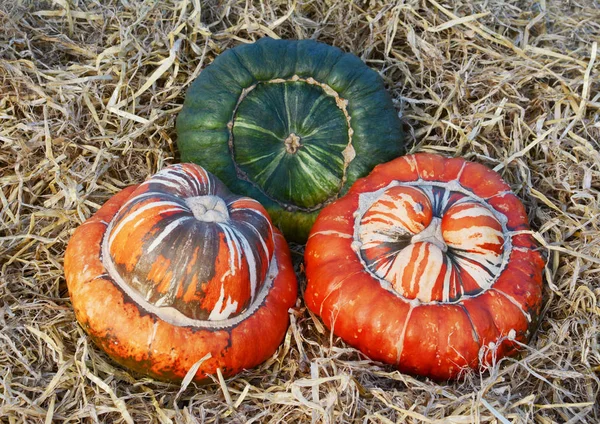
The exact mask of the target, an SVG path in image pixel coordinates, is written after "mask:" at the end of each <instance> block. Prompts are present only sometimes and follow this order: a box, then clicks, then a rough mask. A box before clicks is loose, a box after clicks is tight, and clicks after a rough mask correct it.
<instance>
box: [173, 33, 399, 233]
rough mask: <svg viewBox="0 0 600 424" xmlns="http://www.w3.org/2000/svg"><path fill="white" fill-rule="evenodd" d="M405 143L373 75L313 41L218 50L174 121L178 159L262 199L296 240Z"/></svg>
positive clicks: (264, 40) (346, 55)
mask: <svg viewBox="0 0 600 424" xmlns="http://www.w3.org/2000/svg"><path fill="white" fill-rule="evenodd" d="M402 139H403V135H402V128H401V122H400V119H399V118H398V113H397V112H396V110H395V108H394V105H393V103H392V99H391V97H390V95H389V94H388V93H387V91H386V90H385V87H384V85H383V80H382V79H381V77H380V76H379V75H378V74H377V72H375V71H373V70H372V69H370V68H369V67H368V66H366V65H365V64H364V63H363V62H362V61H361V60H360V59H359V58H358V57H356V56H354V55H352V54H349V53H344V52H343V51H341V50H340V49H338V48H336V47H332V46H329V45H326V44H323V43H318V42H316V41H312V40H273V39H270V38H262V39H260V40H259V41H257V42H255V43H252V44H247V45H242V46H238V47H235V48H232V49H229V50H227V51H225V52H224V53H222V54H221V55H219V56H218V57H217V58H216V59H215V60H214V61H213V62H212V63H211V64H210V65H209V66H207V67H206V68H205V69H203V70H202V73H201V74H200V76H199V77H198V78H197V79H196V80H195V81H194V82H193V84H192V85H191V87H190V89H189V91H188V92H187V94H186V98H185V103H184V105H183V109H182V111H181V113H180V114H179V116H178V117H177V143H178V146H179V151H180V153H181V159H182V160H183V161H186V162H195V163H198V164H200V165H202V166H203V167H205V168H206V169H207V170H208V171H210V172H213V173H214V174H215V175H216V176H218V177H219V178H220V179H221V180H222V181H223V182H224V183H225V184H226V185H227V186H228V187H229V188H230V189H231V190H232V191H233V192H235V193H241V194H244V195H246V196H250V197H252V198H254V199H257V200H258V201H260V202H261V204H263V205H264V206H265V207H266V209H267V211H268V212H269V214H270V216H271V218H272V219H273V223H274V224H275V225H276V226H278V227H279V228H280V229H281V230H282V232H283V233H284V235H285V236H286V238H287V239H288V240H291V241H296V242H300V243H304V242H305V241H306V238H307V236H308V232H309V230H310V228H311V226H312V224H313V223H314V220H315V219H316V217H317V215H318V213H319V211H320V210H321V208H322V207H323V206H324V205H326V204H328V203H330V202H331V201H333V200H335V199H337V198H338V196H339V195H341V194H343V193H345V192H346V191H347V190H348V188H349V187H350V186H351V185H352V183H353V182H354V181H356V179H357V178H360V177H362V176H365V175H366V174H367V173H369V172H370V171H371V170H372V169H373V167H374V166H375V165H377V164H379V163H382V162H386V161H389V160H392V159H393V158H395V157H397V156H399V155H400V154H401V153H402V148H403V143H402Z"/></svg>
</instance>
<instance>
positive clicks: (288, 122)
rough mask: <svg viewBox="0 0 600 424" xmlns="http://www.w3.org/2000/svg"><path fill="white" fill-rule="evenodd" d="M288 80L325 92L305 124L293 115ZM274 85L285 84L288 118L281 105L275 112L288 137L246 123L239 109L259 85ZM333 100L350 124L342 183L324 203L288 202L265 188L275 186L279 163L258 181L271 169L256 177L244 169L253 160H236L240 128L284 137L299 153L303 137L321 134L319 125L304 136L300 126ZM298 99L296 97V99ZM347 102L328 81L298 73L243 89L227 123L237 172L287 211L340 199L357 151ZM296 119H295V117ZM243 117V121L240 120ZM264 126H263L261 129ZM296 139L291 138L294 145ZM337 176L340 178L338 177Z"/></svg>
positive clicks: (306, 209) (326, 164) (327, 164)
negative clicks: (329, 100) (300, 75)
mask: <svg viewBox="0 0 600 424" xmlns="http://www.w3.org/2000/svg"><path fill="white" fill-rule="evenodd" d="M288 83H304V84H307V85H309V86H314V87H319V88H320V89H321V90H322V92H321V94H320V95H319V96H318V97H317V98H316V100H314V101H313V104H312V105H311V107H310V109H309V110H308V112H307V113H306V114H305V116H304V118H303V119H301V121H302V122H301V123H299V122H298V119H297V118H298V116H293V117H292V116H291V112H290V108H289V100H288V99H289V94H288V93H289V90H288V87H289V85H288ZM273 84H282V85H283V97H284V100H283V102H284V104H285V105H287V106H286V107H285V112H286V116H285V119H284V117H283V116H282V115H280V114H279V110H278V109H277V108H275V109H273V111H274V112H275V114H276V115H277V116H278V119H279V120H280V121H281V123H282V125H283V126H284V128H285V130H286V132H287V135H284V136H278V135H277V134H276V133H275V132H273V131H272V130H268V129H266V128H263V127H256V125H255V124H250V123H248V122H246V120H245V119H242V118H240V117H239V116H238V110H239V108H240V105H242V103H243V102H244V101H245V100H246V99H248V98H250V97H249V96H250V95H251V94H252V92H253V91H255V90H256V89H257V88H258V87H264V86H268V85H273ZM328 98H329V99H333V100H334V102H335V104H336V106H337V108H338V109H339V110H340V111H341V112H342V113H343V115H344V118H345V121H346V125H347V127H348V128H347V129H346V132H347V134H348V141H347V142H346V143H345V144H344V145H345V148H344V149H343V150H342V152H341V156H342V158H343V161H342V170H341V171H342V172H341V177H340V178H339V181H340V182H339V183H338V184H337V189H336V191H335V192H334V193H333V194H329V197H328V198H327V199H325V200H323V201H320V202H316V203H314V202H313V204H312V206H300V205H297V204H295V203H294V202H293V201H291V200H288V201H283V200H281V198H280V195H278V193H273V192H271V191H270V190H266V189H265V188H264V187H269V186H272V184H271V179H272V178H273V177H274V171H275V170H276V168H277V166H272V167H271V169H272V171H271V174H270V176H269V177H268V178H267V179H266V180H262V182H261V181H258V180H257V179H258V177H259V176H260V175H261V174H263V173H264V172H266V171H267V168H263V170H262V171H260V172H259V174H256V175H255V176H254V178H253V177H251V176H250V175H249V173H248V171H247V170H245V169H243V168H244V167H245V166H247V165H250V164H252V163H253V162H244V163H240V162H239V160H238V159H236V151H237V149H236V143H235V139H236V136H235V133H234V132H235V130H236V128H247V129H252V130H255V131H259V132H261V133H265V134H267V135H269V136H271V137H273V140H275V139H276V138H277V139H280V140H281V139H282V138H283V140H282V141H283V143H284V146H285V149H284V150H285V151H286V152H287V153H288V154H292V155H295V154H297V153H298V152H299V150H300V149H301V148H302V146H303V144H302V141H303V140H305V139H306V140H309V139H310V138H311V137H314V135H315V134H317V133H318V130H319V127H317V128H315V129H313V131H311V132H310V133H308V134H304V135H298V134H297V132H298V131H299V128H298V125H300V127H304V125H305V123H306V121H307V120H308V119H309V117H310V115H311V113H313V112H314V109H316V108H317V106H318V104H319V103H322V102H323V101H325V100H326V99H328ZM297 99H298V98H297V97H296V100H297ZM347 104H348V101H347V100H346V99H343V98H342V97H341V96H340V94H339V93H338V92H337V91H336V90H335V89H333V88H332V87H331V86H329V85H328V84H326V83H323V82H319V81H317V80H316V79H314V78H312V77H308V78H302V77H299V76H298V75H293V76H292V77H291V78H287V79H285V78H274V79H271V80H267V81H258V82H256V83H254V84H253V85H251V86H250V87H247V88H244V89H243V90H242V93H241V94H240V96H239V98H238V100H237V103H236V105H235V107H234V109H233V112H232V116H231V119H230V121H229V122H228V123H227V129H228V132H229V141H228V146H229V151H230V155H231V159H232V161H233V164H234V167H235V169H236V174H237V176H238V178H239V179H241V180H243V181H246V182H247V183H250V184H251V185H253V186H254V187H256V188H257V189H258V190H259V191H260V192H261V193H262V194H264V195H265V196H266V197H268V198H269V199H270V200H272V201H274V202H275V203H277V204H279V205H280V206H282V207H284V208H285V209H286V210H288V211H303V212H313V211H316V210H319V209H321V208H322V207H323V206H324V205H326V204H328V203H330V202H331V201H333V200H334V199H335V198H337V196H338V195H339V194H340V193H341V191H342V189H343V187H344V185H345V182H346V180H347V171H348V167H349V165H350V163H351V162H352V161H353V160H354V157H355V154H354V149H353V147H352V135H353V133H354V130H353V129H352V125H351V119H352V118H351V116H350V113H349V112H348V110H347ZM292 118H295V119H292ZM240 119H241V121H240ZM238 121H240V122H241V125H238V124H237V122H238ZM323 125H331V124H330V123H326V124H323ZM259 128H260V129H259ZM292 135H293V136H294V137H293V138H292V140H294V139H295V140H296V146H297V147H295V148H294V149H292V150H289V149H288V144H287V140H288V139H290V137H292ZM291 143H292V142H291V141H290V144H291ZM328 145H329V146H331V145H332V143H331V142H329V141H328ZM273 155H275V156H276V157H275V158H274V159H273V160H272V162H271V163H275V161H277V160H279V161H281V158H282V157H280V159H277V157H279V155H277V154H276V153H275V152H274V151H273V152H271V153H267V154H265V155H264V156H263V157H262V158H257V159H255V161H256V160H261V159H265V158H267V157H271V156H273ZM315 160H317V164H316V165H315V166H320V167H323V168H324V169H332V170H333V168H332V163H331V161H325V162H321V163H320V162H318V159H317V158H315ZM311 169H312V171H306V170H305V172H307V173H308V174H310V173H311V172H314V169H315V168H314V167H313V168H311ZM336 178H337V177H336ZM328 180H331V178H328ZM313 186H314V187H318V186H319V185H318V184H314V185H313Z"/></svg>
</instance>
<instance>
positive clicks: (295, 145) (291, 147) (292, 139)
mask: <svg viewBox="0 0 600 424" xmlns="http://www.w3.org/2000/svg"><path fill="white" fill-rule="evenodd" d="M283 143H284V144H285V151H286V152H288V153H289V154H291V155H293V154H294V153H296V152H297V151H298V149H300V147H302V144H300V137H298V136H297V135H296V134H294V133H291V134H290V135H288V137H287V138H286V139H285V141H284V142H283Z"/></svg>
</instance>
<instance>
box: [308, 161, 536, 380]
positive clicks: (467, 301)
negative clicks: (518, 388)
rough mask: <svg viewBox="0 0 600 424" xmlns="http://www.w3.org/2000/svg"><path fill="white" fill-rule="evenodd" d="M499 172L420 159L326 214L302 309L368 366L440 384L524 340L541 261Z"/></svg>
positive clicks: (312, 247)
mask: <svg viewBox="0 0 600 424" xmlns="http://www.w3.org/2000/svg"><path fill="white" fill-rule="evenodd" d="M528 229H529V226H528V222H527V215H526V213H525V210H524V208H523V205H522V204H521V202H520V201H519V200H518V199H517V197H516V196H515V195H514V194H513V193H512V192H511V191H510V187H509V186H508V185H507V184H506V183H505V182H504V181H502V179H501V178H500V176H499V175H498V174H496V173H495V172H493V171H491V170H489V169H487V168H486V167H485V166H483V165H479V164H475V163H470V162H467V161H465V160H463V159H460V158H456V159H446V158H443V157H441V156H436V155H429V154H417V155H412V156H406V157H402V158H399V159H396V160H394V161H391V162H389V163H386V164H383V165H379V166H377V167H376V168H375V169H374V170H373V172H372V173H371V174H370V175H369V176H368V177H367V178H364V179H361V180H358V181H357V182H356V183H355V184H354V186H353V187H352V189H351V190H350V192H349V193H348V194H347V195H346V196H344V197H343V198H341V199H339V200H338V201H336V202H334V203H333V204H331V205H329V206H328V207H326V208H325V209H324V210H323V211H322V212H321V214H320V215H319V218H318V219H317V221H316V223H315V225H314V227H313V229H312V231H311V235H310V237H309V240H308V243H307V246H306V252H305V262H306V276H307V279H308V284H307V289H306V292H305V300H306V304H307V306H308V307H309V308H310V309H311V310H312V311H313V312H315V313H317V314H318V315H320V316H321V317H322V319H323V321H324V322H325V324H326V325H327V326H328V327H329V328H331V329H332V330H333V332H334V333H335V334H337V335H339V336H341V337H342V338H343V339H344V340H346V341H347V342H348V343H350V344H351V345H353V346H356V347H357V348H359V349H360V350H362V351H363V352H364V353H366V354H367V355H369V356H370V357H372V358H374V359H377V360H380V361H383V362H387V363H390V364H394V365H396V366H397V367H398V368H399V369H400V370H402V371H405V372H408V373H413V374H419V375H424V376H429V377H433V378H437V379H448V378H453V377H456V376H457V375H458V374H459V373H460V372H461V370H462V369H463V368H464V367H477V366H480V365H487V364H489V363H490V361H491V360H492V358H495V359H499V358H501V357H503V356H505V355H508V354H511V353H514V351H515V348H516V344H515V341H519V342H522V343H524V342H526V341H527V340H528V339H529V338H530V337H531V332H532V330H533V329H534V328H535V325H536V321H537V317H538V314H539V311H540V305H541V290H542V270H543V268H544V260H543V258H542V255H541V254H540V252H539V250H538V246H537V245H536V243H535V241H534V239H533V238H532V237H531V236H530V235H528V234H523V233H519V231H523V230H528Z"/></svg>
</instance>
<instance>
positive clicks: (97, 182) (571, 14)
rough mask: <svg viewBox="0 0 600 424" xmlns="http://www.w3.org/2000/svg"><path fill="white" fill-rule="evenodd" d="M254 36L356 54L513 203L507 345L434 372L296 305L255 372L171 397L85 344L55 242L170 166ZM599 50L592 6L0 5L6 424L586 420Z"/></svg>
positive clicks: (420, 123) (599, 413)
mask: <svg viewBox="0 0 600 424" xmlns="http://www.w3.org/2000/svg"><path fill="white" fill-rule="evenodd" d="M265 35H269V36H272V37H285V38H316V39H319V40H321V41H325V42H328V43H331V44H333V45H336V46H339V47H342V48H343V49H345V50H347V51H352V52H354V53H356V54H358V55H359V56H360V57H361V58H362V59H363V60H365V61H366V62H367V63H368V64H369V65H370V66H371V67H373V68H375V69H377V70H378V71H379V72H380V73H381V74H382V75H383V76H384V78H385V80H386V82H387V85H388V87H389V89H390V90H391V92H392V93H393V95H394V98H395V99H396V100H397V106H398V109H399V110H401V111H402V113H403V114H404V117H405V120H406V122H407V125H408V127H409V137H410V140H411V149H410V150H411V151H432V152H439V153H443V154H446V155H463V156H466V157H468V158H470V159H472V160H476V161H479V162H481V163H484V164H486V165H488V166H490V167H493V168H495V169H496V170H498V171H500V172H501V173H502V175H503V176H504V178H505V179H506V180H507V181H508V182H509V183H510V184H511V186H512V187H513V189H514V191H515V192H516V193H517V194H518V195H519V196H520V197H521V198H522V199H524V201H525V203H526V206H527V207H528V210H529V211H530V217H531V221H532V224H533V228H534V229H535V231H536V237H537V238H538V239H539V240H540V241H541V242H542V243H543V244H544V246H545V247H546V248H547V251H548V254H549V261H548V267H547V270H546V281H547V285H546V290H545V309H544V317H543V320H542V321H541V325H540V328H539V331H538V333H537V336H536V337H535V338H534V340H533V341H532V344H531V346H529V347H524V349H525V353H524V354H523V355H522V356H521V357H518V358H514V359H505V360H503V361H501V362H500V363H498V364H496V366H494V367H493V368H492V369H490V370H489V371H488V372H485V373H482V374H478V373H471V374H468V375H466V376H465V379H464V380H463V381H461V382H457V383H448V384H442V385H438V384H435V383H432V382H430V381H425V380H421V379H416V378H413V377H410V376H406V375H402V374H400V373H398V372H396V371H394V370H392V369H390V368H387V367H383V366H381V365H380V364H377V363H373V362H371V361H369V360H367V359H366V358H364V357H363V356H361V355H360V354H359V353H357V351H355V350H354V349H350V348H348V347H347V346H346V345H345V344H344V343H343V342H341V341H340V340H338V339H336V338H334V337H332V336H331V335H330V334H329V333H328V332H327V331H325V330H324V329H323V326H322V324H321V323H320V322H319V321H318V320H317V319H316V318H315V317H314V316H312V315H311V314H310V313H309V312H308V311H307V310H306V309H305V308H304V307H303V306H302V304H301V303H299V304H298V307H297V308H296V309H295V310H294V311H293V312H292V326H291V328H290V330H289V332H288V334H287V337H286V339H285V342H284V344H283V345H282V347H281V348H280V350H279V351H278V353H277V354H276V355H275V356H274V357H273V358H271V359H270V360H269V361H268V362H267V363H265V364H264V365H263V366H261V367H259V368H257V369H255V370H251V371H247V372H245V373H242V374H241V375H239V376H237V377H235V378H233V379H230V380H229V381H224V380H223V379H222V377H221V378H218V377H215V381H214V382H213V383H212V384H208V385H205V386H198V385H196V384H193V383H192V384H189V386H187V388H186V387H185V386H184V387H183V389H184V390H183V391H181V392H180V387H179V386H177V385H169V384H165V383H161V382H155V381H151V380H148V379H145V378H141V377H139V376H133V375H131V374H130V373H128V372H127V371H125V370H123V369H121V368H119V367H117V366H115V365H114V363H113V362H112V361H110V360H109V359H108V358H107V357H106V356H105V355H104V354H103V353H101V352H100V351H99V350H98V349H96V348H95V347H93V346H91V345H90V342H89V339H88V338H87V337H86V336H85V335H84V333H83V331H82V330H81V328H80V327H78V326H77V325H76V323H75V321H74V316H73V312H72V310H71V308H70V302H69V300H68V296H67V293H66V288H65V282H64V278H63V270H62V260H63V254H64V249H65V246H66V243H67V241H68V239H69V236H70V234H71V233H72V231H73V229H74V228H75V227H76V226H77V225H78V224H80V223H81V222H82V221H84V220H85V219H86V218H87V217H89V216H90V215H91V214H92V213H93V212H94V211H95V210H97V209H98V207H99V205H101V204H102V203H103V202H104V201H105V200H106V199H107V198H108V197H109V196H110V195H112V194H113V193H115V192H116V191H117V190H119V189H120V188H122V187H124V186H126V185H128V184H130V183H134V182H140V181H142V180H143V179H144V178H145V177H147V176H149V175H150V174H152V173H154V172H156V171H157V170H158V169H160V168H162V167H164V166H165V165H167V164H170V163H173V162H175V161H177V152H176V147H175V145H174V131H173V124H174V119H175V116H176V114H177V112H178V111H179V110H180V107H181V103H182V99H183V95H184V92H185V89H186V88H187V86H188V85H189V83H190V81H191V80H192V79H193V78H195V77H196V76H197V75H198V74H199V72H200V71H201V69H202V68H203V67H204V66H205V65H206V64H208V63H210V62H211V61H212V60H213V58H214V57H215V56H216V55H217V54H219V53H221V52H222V51H223V50H225V49H227V48H229V47H232V46H234V45H237V44H239V43H244V42H249V41H252V40H254V39H256V38H259V37H262V36H265ZM598 41H600V8H599V7H598V3H597V2H596V1H593V0H580V1H572V2H566V1H565V2H560V1H558V2H548V1H544V0H541V1H518V0H486V1H472V2H471V1H465V0H459V1H456V2H438V1H435V0H407V1H405V2H391V1H389V2H388V1H373V2H367V1H355V2H346V1H342V0H329V1H325V0H297V1H296V0H294V1H291V0H290V1H274V0H269V1H267V0H260V1H255V2H251V1H246V2H244V1H233V0H230V1H223V2H212V1H211V2H207V1H201V0H181V1H175V0H168V1H162V2H152V1H143V0H127V1H124V0H123V1H117V0H113V1H98V0H91V1H86V2H83V1H71V2H68V1H55V2H43V1H22V2H9V1H4V2H2V3H0V144H1V147H0V187H1V188H2V189H1V190H0V203H1V209H0V386H1V387H2V389H1V390H0V417H2V418H1V420H3V421H6V422H10V423H13V422H23V421H26V422H63V421H80V420H81V421H92V422H95V421H100V422H161V423H171V422H182V423H187V422H204V421H205V422H220V421H234V422H246V421H248V422H281V421H283V422H296V421H304V422H325V423H328V422H345V421H348V422H351V421H354V422H385V423H388V422H415V423H416V422H426V423H434V422H456V423H470V422H498V423H505V422H515V423H521V422H538V423H552V422H600V406H599V405H598V404H597V403H596V400H597V397H598V392H599V387H600V380H599V378H598V372H599V371H600V341H599V334H600V303H599V302H600V283H599V281H600V267H599V265H598V264H599V261H598V258H599V257H600V206H599V203H600V153H599V150H600V146H599V140H600V57H598V53H597V51H598V46H597V43H598ZM294 251H295V256H296V262H297V263H298V264H299V263H300V262H301V256H302V248H301V247H300V246H294Z"/></svg>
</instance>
